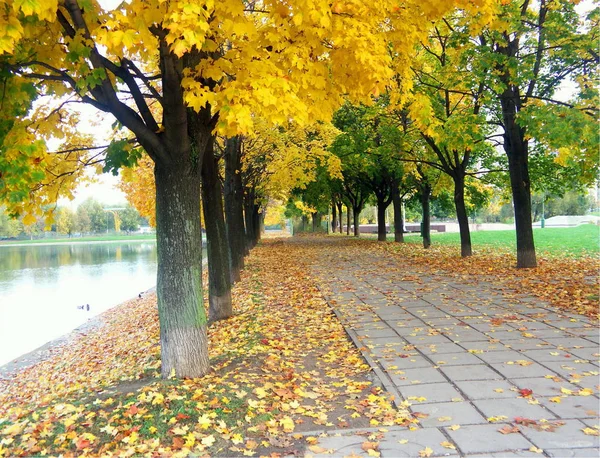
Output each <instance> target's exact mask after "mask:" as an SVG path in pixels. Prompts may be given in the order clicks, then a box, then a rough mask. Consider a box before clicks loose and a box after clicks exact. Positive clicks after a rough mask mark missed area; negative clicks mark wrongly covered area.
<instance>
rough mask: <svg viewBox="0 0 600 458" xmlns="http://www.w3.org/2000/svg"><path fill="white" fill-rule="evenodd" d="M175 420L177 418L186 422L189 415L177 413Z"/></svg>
mask: <svg viewBox="0 0 600 458" xmlns="http://www.w3.org/2000/svg"><path fill="white" fill-rule="evenodd" d="M175 418H177V419H178V420H187V419H188V418H190V416H189V415H186V414H184V413H178V414H177V415H176V416H175Z"/></svg>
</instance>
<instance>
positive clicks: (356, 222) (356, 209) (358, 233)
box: [352, 207, 361, 237]
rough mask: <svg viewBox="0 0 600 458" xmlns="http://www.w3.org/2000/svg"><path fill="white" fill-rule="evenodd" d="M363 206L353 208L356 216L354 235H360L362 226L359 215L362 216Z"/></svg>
mask: <svg viewBox="0 0 600 458" xmlns="http://www.w3.org/2000/svg"><path fill="white" fill-rule="evenodd" d="M360 210H361V208H360V207H358V208H356V207H355V208H353V209H352V213H353V216H354V237H358V236H359V235H360V227H359V219H360V218H359V217H360Z"/></svg>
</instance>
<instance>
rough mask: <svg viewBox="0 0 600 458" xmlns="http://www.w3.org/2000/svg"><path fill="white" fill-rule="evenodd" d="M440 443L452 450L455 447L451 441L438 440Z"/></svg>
mask: <svg viewBox="0 0 600 458" xmlns="http://www.w3.org/2000/svg"><path fill="white" fill-rule="evenodd" d="M440 445H441V446H442V447H444V448H450V449H452V450H456V447H455V446H454V444H453V443H452V442H448V441H444V442H440Z"/></svg>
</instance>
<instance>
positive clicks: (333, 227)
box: [331, 202, 337, 232]
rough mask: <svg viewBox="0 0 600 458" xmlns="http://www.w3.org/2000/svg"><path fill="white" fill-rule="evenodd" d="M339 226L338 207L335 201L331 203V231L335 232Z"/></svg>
mask: <svg viewBox="0 0 600 458" xmlns="http://www.w3.org/2000/svg"><path fill="white" fill-rule="evenodd" d="M336 227H337V207H336V206H335V202H333V203H332V205H331V232H335V230H336Z"/></svg>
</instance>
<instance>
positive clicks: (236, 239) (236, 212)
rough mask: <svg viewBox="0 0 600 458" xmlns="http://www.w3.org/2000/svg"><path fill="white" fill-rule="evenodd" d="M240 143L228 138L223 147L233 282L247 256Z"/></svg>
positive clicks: (238, 276) (226, 214)
mask: <svg viewBox="0 0 600 458" xmlns="http://www.w3.org/2000/svg"><path fill="white" fill-rule="evenodd" d="M240 142H241V141H240V139H239V138H238V137H235V138H228V139H227V142H226V145H225V186H224V192H225V220H226V222H227V239H228V240H229V247H230V253H231V278H232V281H233V282H236V281H239V279H240V271H241V270H242V269H243V268H244V256H245V255H246V254H247V252H246V229H245V227H244V189H243V187H242V175H241V167H242V166H241V150H240Z"/></svg>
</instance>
